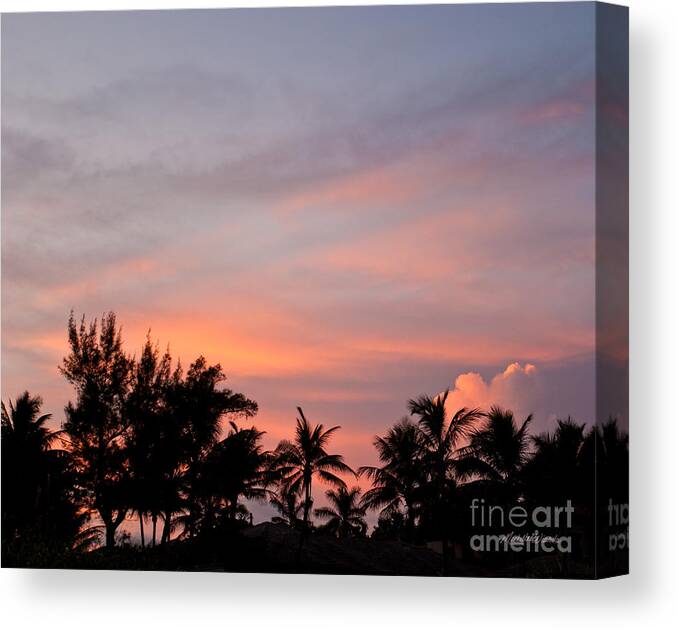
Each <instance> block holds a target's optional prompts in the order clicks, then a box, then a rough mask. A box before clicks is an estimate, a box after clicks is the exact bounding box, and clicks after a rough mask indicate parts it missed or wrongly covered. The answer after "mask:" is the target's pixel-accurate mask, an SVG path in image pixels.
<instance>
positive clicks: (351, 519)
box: [314, 487, 367, 538]
mask: <svg viewBox="0 0 678 629" xmlns="http://www.w3.org/2000/svg"><path fill="white" fill-rule="evenodd" d="M325 496H327V499H328V501H329V503H330V505H331V506H330V507H320V508H319V509H316V510H315V512H314V513H315V515H316V516H317V517H319V518H320V519H323V520H327V523H326V524H325V525H324V526H323V528H324V529H326V530H328V531H331V532H332V533H334V535H336V537H339V538H342V537H349V536H351V535H365V533H366V531H367V522H366V521H365V507H362V506H360V504H359V498H360V487H352V488H351V489H347V488H346V487H339V488H338V489H336V490H335V489H329V490H327V491H326V492H325Z"/></svg>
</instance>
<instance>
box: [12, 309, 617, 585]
mask: <svg viewBox="0 0 678 629" xmlns="http://www.w3.org/2000/svg"><path fill="white" fill-rule="evenodd" d="M68 341H69V347H70V352H69V354H68V355H67V356H66V357H65V358H64V360H63V363H62V365H61V366H60V371H61V373H62V374H63V376H64V377H65V378H66V379H67V381H68V382H69V383H70V384H71V385H72V386H73V389H74V400H73V401H72V402H70V403H69V404H68V405H67V406H66V408H65V419H64V421H63V424H62V427H61V430H58V431H52V430H50V429H49V428H48V427H47V426H46V422H47V421H48V420H49V416H48V415H41V405H42V400H41V399H40V397H37V396H31V395H30V394H29V393H28V392H25V393H23V394H22V395H21V396H19V397H18V398H17V399H16V400H15V401H13V402H9V403H8V405H7V406H5V404H4V403H3V405H2V442H1V443H2V468H3V469H2V554H3V564H4V565H6V566H11V565H16V566H36V567H39V566H49V565H63V564H64V561H66V565H68V559H64V558H75V557H79V556H83V555H84V554H87V553H88V552H89V551H91V550H93V549H96V548H99V547H102V546H103V547H104V549H108V550H110V549H111V548H112V547H115V546H120V545H123V546H124V545H128V541H127V539H126V537H128V536H129V535H128V534H125V533H123V532H121V530H120V525H121V524H122V523H123V521H125V520H129V519H132V518H134V519H136V521H137V522H138V527H139V539H140V544H141V547H142V548H143V549H146V550H145V551H141V552H151V550H150V549H151V548H153V552H155V551H157V550H158V548H166V547H168V546H169V545H176V544H177V543H181V541H183V540H186V541H190V540H196V539H201V538H207V537H209V538H210V539H214V536H215V535H225V536H227V535H230V534H231V533H233V532H234V531H238V530H241V529H243V528H246V527H248V526H251V525H252V516H251V514H250V512H249V510H248V508H247V505H248V504H251V502H250V501H253V500H257V501H262V502H267V503H270V504H271V505H272V506H273V507H275V509H276V510H277V511H278V514H279V515H278V516H276V517H274V518H273V519H272V521H273V522H274V523H276V524H279V525H285V526H287V527H291V528H292V529H295V530H296V531H298V534H297V536H298V539H299V547H298V549H297V550H298V554H299V553H301V550H302V546H303V544H304V540H307V539H308V538H309V536H311V535H313V536H317V535H327V536H331V537H333V538H336V539H339V540H341V539H344V538H347V537H351V538H361V537H362V538H364V537H366V536H367V532H368V527H367V523H366V519H365V518H366V513H367V511H368V510H372V509H373V510H376V511H377V512H378V514H379V516H378V523H377V525H376V527H375V528H374V530H373V531H372V533H371V537H372V538H373V539H375V540H377V539H381V540H398V541H400V542H403V543H409V544H421V545H423V544H426V543H429V542H435V543H437V544H439V545H440V552H441V556H442V566H443V570H442V571H443V573H444V572H445V570H446V569H447V567H448V565H449V563H450V561H452V560H453V559H460V558H462V559H468V555H469V550H468V548H467V544H466V545H464V540H468V537H469V534H470V522H469V505H470V504H471V501H473V500H474V499H475V500H478V499H481V498H482V499H484V500H486V501H487V502H488V503H491V504H494V505H507V506H510V505H514V504H524V505H527V506H529V505H540V504H544V505H549V504H563V503H564V502H565V501H566V500H570V501H572V503H573V504H574V505H575V513H576V514H577V521H576V526H575V531H576V532H577V533H578V538H577V548H576V552H575V555H580V556H584V557H585V556H587V555H590V553H591V552H593V551H592V550H591V549H592V546H593V545H594V542H595V540H593V539H591V537H590V535H588V531H590V530H592V529H591V527H590V526H589V524H590V522H591V520H592V517H593V510H594V509H595V508H597V507H601V508H602V507H603V505H602V503H601V504H598V503H597V502H596V501H598V502H600V501H601V500H602V499H603V498H602V496H605V500H607V499H608V498H612V499H614V500H615V502H618V503H623V502H627V500H628V485H627V483H626V482H617V481H618V479H625V478H626V477H627V473H628V438H627V436H626V435H625V434H622V433H621V432H620V431H619V430H618V428H617V425H616V422H615V421H613V420H609V421H608V422H607V423H605V424H604V425H602V427H600V428H597V427H592V428H586V427H585V426H584V425H583V424H578V423H576V422H575V421H573V420H572V419H569V418H568V419H564V420H561V421H558V424H557V428H556V429H555V431H554V432H552V433H544V434H539V435H534V434H530V432H529V428H530V423H531V417H527V418H526V419H524V420H522V421H517V420H516V418H514V416H513V414H512V413H511V412H510V411H508V410H503V409H500V408H497V407H493V408H491V409H489V410H488V411H483V410H481V409H460V410H458V411H457V412H456V413H454V414H450V413H449V408H448V406H449V405H448V404H447V393H444V394H442V395H438V396H435V397H430V396H426V395H424V396H421V397H419V398H416V399H413V400H410V401H409V403H408V410H409V416H408V417H405V418H403V419H402V420H400V421H399V422H397V423H396V424H395V425H394V426H392V427H391V428H390V429H389V430H388V431H387V432H386V434H385V435H383V436H380V437H377V438H376V439H375V441H374V445H375V448H376V450H377V453H378V457H379V465H378V466H365V467H361V468H359V469H357V470H355V471H354V470H352V469H351V468H350V467H349V466H348V465H347V464H346V463H345V462H344V460H343V458H342V456H341V455H339V454H336V453H332V452H331V448H330V442H331V439H332V436H333V435H334V433H335V432H336V431H337V430H339V427H338V426H335V427H331V428H328V429H325V428H324V427H323V425H322V424H317V425H314V424H313V423H312V422H310V421H309V420H308V419H307V418H306V416H305V415H304V413H303V411H302V409H301V408H298V409H297V411H298V417H297V419H296V428H295V432H294V434H293V435H292V438H291V439H290V440H285V441H282V442H280V443H279V444H278V446H277V447H276V448H275V449H274V450H272V451H268V450H265V448H264V446H263V435H264V433H263V432H261V431H259V430H257V428H256V427H254V426H249V427H243V426H242V425H241V424H243V421H244V420H248V419H251V418H253V417H254V416H255V415H256V413H257V410H258V409H257V404H256V402H254V401H253V400H250V399H248V398H247V397H246V396H245V395H243V394H241V393H237V392H234V391H232V390H230V389H228V388H226V387H225V384H224V383H225V379H226V377H225V374H224V372H223V370H222V368H221V366H220V365H218V364H217V365H209V364H207V362H206V361H205V359H204V358H202V357H199V358H197V359H196V360H195V361H194V362H193V363H192V364H190V366H189V367H188V368H187V369H184V368H183V367H182V366H181V364H180V363H179V364H178V365H176V366H174V365H173V362H172V357H171V355H170V352H169V350H166V351H164V352H162V351H161V350H160V348H159V347H158V345H157V344H154V343H153V342H152V341H151V338H150V333H149V335H148V336H147V339H146V342H145V344H144V346H143V348H142V350H141V353H140V354H139V356H138V357H136V356H130V355H128V354H127V353H126V352H125V350H124V349H123V343H122V338H121V331H120V329H119V328H118V327H117V323H116V318H115V315H114V314H113V313H109V314H107V315H105V316H104V317H103V318H102V320H101V321H100V322H97V321H96V320H95V321H94V322H92V323H87V322H86V321H85V318H84V317H83V318H82V320H81V321H79V322H78V321H76V319H75V318H74V317H73V315H71V317H70V320H69V323H68ZM594 470H595V471H597V473H598V476H599V485H598V494H599V495H596V494H595V486H594V482H593V478H594ZM358 477H364V478H366V479H369V481H371V487H370V488H369V489H368V490H367V491H365V493H364V494H363V493H361V490H360V489H359V488H358V487H357V486H353V485H354V484H355V483H350V482H349V483H348V484H347V479H351V478H353V479H356V482H357V479H358ZM318 481H319V482H320V483H321V484H323V485H326V486H329V487H330V488H329V489H328V490H327V491H326V492H325V495H326V500H325V502H326V503H327V506H324V507H320V508H314V491H315V492H317V483H318ZM601 487H602V488H604V490H603V491H601ZM499 529H500V530H501V527H499ZM170 543H171V544H170ZM155 547H158V548H155ZM101 552H105V551H101ZM297 556H298V555H297Z"/></svg>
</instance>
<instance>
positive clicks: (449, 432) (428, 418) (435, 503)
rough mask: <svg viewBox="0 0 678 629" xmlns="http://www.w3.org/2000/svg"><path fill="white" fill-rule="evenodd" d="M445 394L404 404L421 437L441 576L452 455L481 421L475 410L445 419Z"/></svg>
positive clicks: (445, 552) (451, 486) (445, 551)
mask: <svg viewBox="0 0 678 629" xmlns="http://www.w3.org/2000/svg"><path fill="white" fill-rule="evenodd" d="M448 395H449V390H446V391H445V392H444V393H442V394H440V395H437V396H435V397H433V398H432V397H430V396H428V395H421V396H419V397H418V398H415V399H412V400H410V401H409V402H408V407H409V410H410V413H412V415H415V416H416V417H418V418H419V430H420V431H421V435H422V447H423V455H422V462H423V464H424V466H425V469H426V470H427V473H428V475H429V479H430V490H431V492H430V494H431V495H430V501H431V503H432V512H433V519H434V521H435V522H436V524H437V528H438V532H439V534H440V536H441V541H442V551H443V573H445V572H446V570H447V565H448V554H449V553H448V536H449V528H450V523H449V522H448V519H449V518H448V515H447V508H446V505H448V504H449V498H450V496H449V494H450V492H451V491H453V489H454V473H455V466H456V460H455V459H456V453H457V446H458V445H459V442H460V441H461V440H462V439H464V438H466V437H468V436H469V434H470V431H471V429H472V427H473V425H474V424H475V423H476V422H477V421H478V420H479V419H480V418H481V417H482V412H481V411H480V410H479V409H467V408H461V409H459V410H458V411H456V412H455V414H454V415H453V416H452V417H449V418H448V413H447V404H446V403H447V397H448Z"/></svg>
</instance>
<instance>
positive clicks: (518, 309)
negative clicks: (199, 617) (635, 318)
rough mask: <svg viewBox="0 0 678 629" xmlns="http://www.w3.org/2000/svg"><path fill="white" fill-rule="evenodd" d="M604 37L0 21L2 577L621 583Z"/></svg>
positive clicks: (531, 20)
mask: <svg viewBox="0 0 678 629" xmlns="http://www.w3.org/2000/svg"><path fill="white" fill-rule="evenodd" d="M627 164H628V13H627V9H625V8H622V7H618V6H613V5H606V4H601V3H594V2H576V3H567V2H565V3H516V4H466V5H449V6H445V5H437V6H425V5H413V6H371V7H334V8H333V7H318V8H279V9H274V8H262V9H241V10H235V9H224V10H185V11H129V12H97V13H89V12H80V13H32V14H31V13H26V14H10V15H3V16H2V439H1V444H2V565H3V567H5V568H72V569H120V570H183V571H239V572H278V573H300V572H301V573H304V572H305V573H308V572H310V573H334V574H368V575H412V576H474V577H530V578H599V577H605V576H612V575H617V574H624V573H626V572H627V571H628V544H629V540H628V518H629V507H628V445H629V441H628V332H627V330H628V305H627V301H628V288H627V287H628V271H627V267H628V170H627Z"/></svg>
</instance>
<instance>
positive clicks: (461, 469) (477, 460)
mask: <svg viewBox="0 0 678 629" xmlns="http://www.w3.org/2000/svg"><path fill="white" fill-rule="evenodd" d="M531 422H532V415H529V416H528V417H527V418H526V419H525V420H524V421H523V423H522V424H521V425H520V426H518V425H517V424H516V421H515V419H514V417H513V412H512V411H508V410H504V409H502V408H499V407H498V406H493V407H492V408H491V409H490V411H489V413H487V415H486V421H485V423H484V425H483V426H482V427H480V428H477V429H475V430H474V431H473V432H472V434H471V437H470V443H469V445H468V446H466V447H465V448H462V449H461V450H460V451H459V455H458V457H457V462H456V464H455V468H456V473H457V476H458V477H459V478H460V479H461V480H469V479H477V480H480V481H483V482H485V483H489V484H492V485H494V486H495V487H500V488H501V489H502V493H503V494H504V498H506V499H513V498H516V497H517V495H518V492H519V489H518V485H519V480H520V474H521V472H522V469H523V466H524V465H525V463H526V461H527V460H528V455H529V444H530V437H529V435H528V432H527V429H528V426H529V425H530V423H531Z"/></svg>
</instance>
